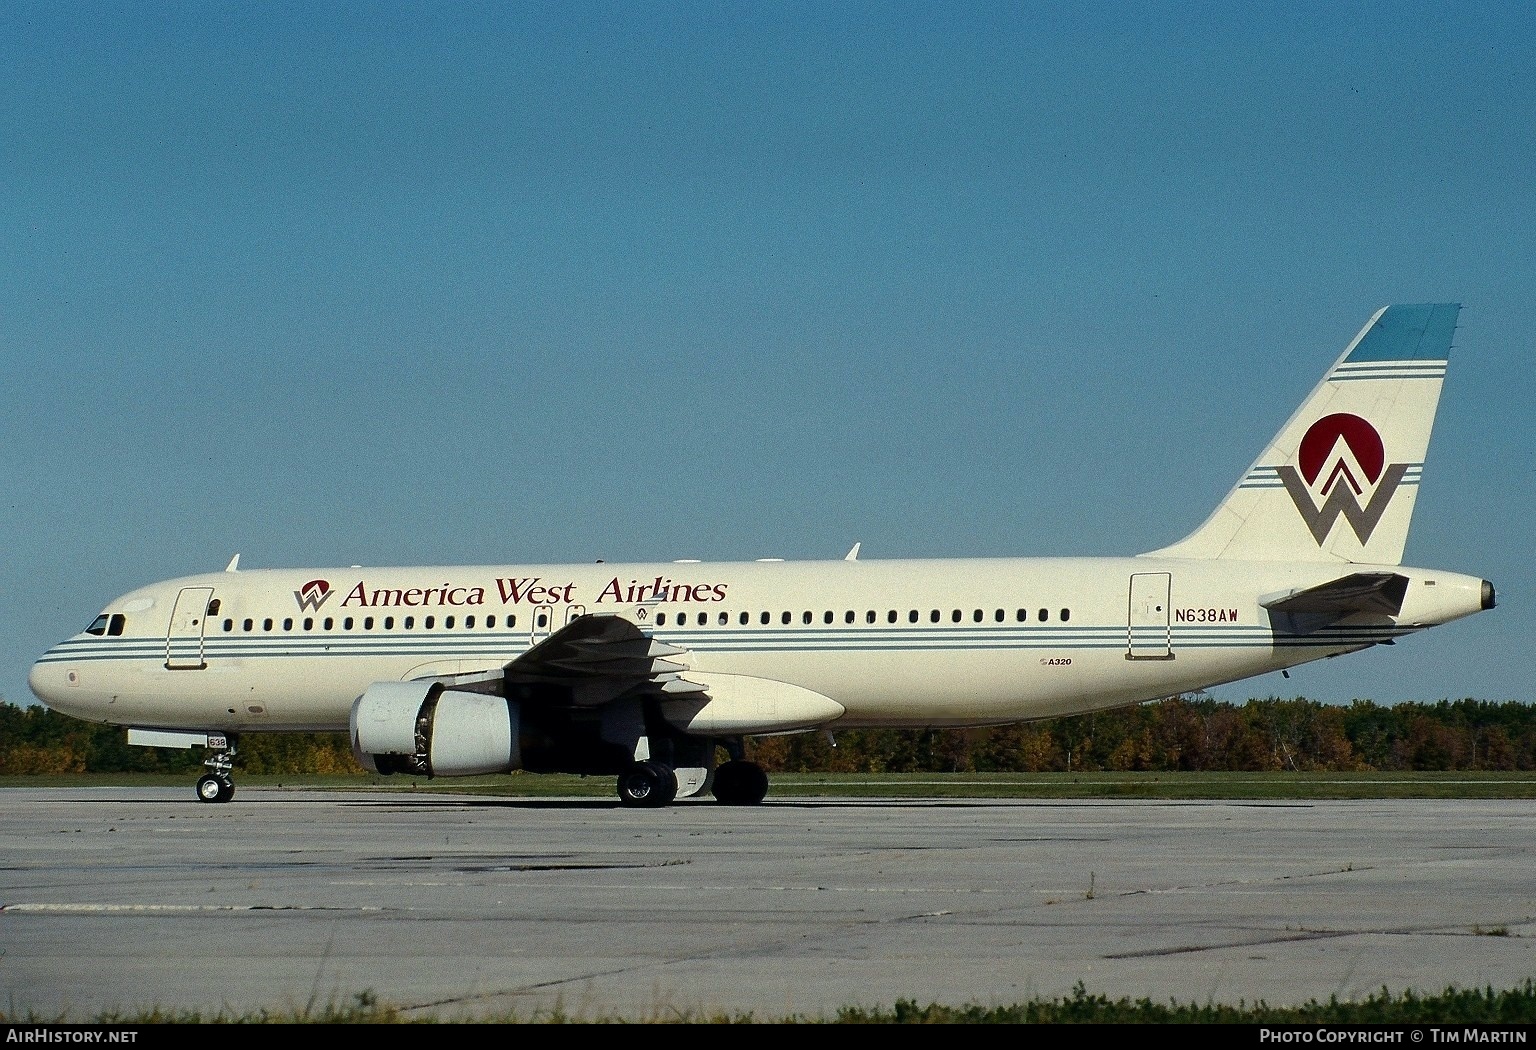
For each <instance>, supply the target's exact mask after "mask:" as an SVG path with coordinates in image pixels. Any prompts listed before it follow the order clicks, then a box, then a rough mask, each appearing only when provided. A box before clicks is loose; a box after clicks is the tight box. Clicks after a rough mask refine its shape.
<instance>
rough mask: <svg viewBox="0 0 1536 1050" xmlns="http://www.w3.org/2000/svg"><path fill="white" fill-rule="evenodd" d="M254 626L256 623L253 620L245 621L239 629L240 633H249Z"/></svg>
mask: <svg viewBox="0 0 1536 1050" xmlns="http://www.w3.org/2000/svg"><path fill="white" fill-rule="evenodd" d="M255 626H256V622H255V621H254V620H246V621H245V623H243V624H241V625H240V629H241V630H242V631H249V630H250V629H251V628H252V627H255Z"/></svg>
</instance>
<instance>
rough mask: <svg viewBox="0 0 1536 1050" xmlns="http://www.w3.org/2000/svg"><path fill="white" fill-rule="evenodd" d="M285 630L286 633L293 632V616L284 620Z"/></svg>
mask: <svg viewBox="0 0 1536 1050" xmlns="http://www.w3.org/2000/svg"><path fill="white" fill-rule="evenodd" d="M283 630H285V631H291V630H293V617H292V616H289V617H286V618H284V620H283Z"/></svg>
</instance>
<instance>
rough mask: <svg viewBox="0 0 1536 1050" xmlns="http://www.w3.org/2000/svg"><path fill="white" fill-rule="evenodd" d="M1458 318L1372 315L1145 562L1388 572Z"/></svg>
mask: <svg viewBox="0 0 1536 1050" xmlns="http://www.w3.org/2000/svg"><path fill="white" fill-rule="evenodd" d="M1460 310H1461V307H1460V305H1459V304H1456V303H1435V304H1427V305H1418V306H1388V307H1384V308H1383V309H1381V310H1378V311H1377V312H1376V315H1375V316H1374V317H1372V318H1371V320H1370V322H1369V323H1367V324H1366V326H1365V327H1364V328H1362V329H1361V330H1360V334H1359V335H1357V336H1355V340H1354V342H1352V343H1350V344H1349V348H1348V349H1347V350H1345V351H1344V354H1343V356H1341V357H1340V358H1339V359H1338V361H1337V362H1335V363H1334V366H1333V368H1331V369H1330V370H1329V371H1328V374H1327V375H1326V376H1324V377H1323V381H1322V382H1321V383H1319V384H1318V385H1317V387H1316V388H1315V389H1313V391H1312V393H1311V394H1310V395H1308V397H1307V399H1306V400H1305V401H1304V402H1302V405H1301V408H1299V409H1298V410H1297V411H1296V414H1295V415H1293V416H1292V417H1291V418H1290V421H1289V422H1288V423H1286V424H1285V426H1284V427H1282V428H1281V429H1280V433H1279V434H1277V435H1276V436H1275V439H1274V441H1273V442H1271V443H1270V445H1269V447H1268V448H1267V449H1265V450H1264V453H1263V455H1261V456H1259V458H1258V459H1257V460H1255V461H1254V464H1253V466H1251V467H1249V468H1248V471H1247V473H1245V474H1244V475H1243V476H1242V479H1241V480H1240V481H1238V483H1237V485H1236V486H1235V487H1234V488H1233V489H1232V491H1231V492H1229V493H1228V494H1227V497H1226V499H1225V500H1223V501H1222V503H1221V505H1220V506H1219V507H1217V508H1216V512H1215V513H1214V514H1212V515H1211V516H1210V518H1209V519H1208V520H1207V521H1206V522H1205V524H1204V525H1202V526H1200V528H1198V529H1196V530H1195V531H1194V532H1192V533H1191V534H1190V535H1188V536H1186V537H1185V538H1184V539H1182V540H1180V541H1179V542H1178V543H1175V544H1173V545H1172V546H1169V547H1164V548H1163V549H1161V550H1157V551H1151V552H1149V554H1152V555H1158V556H1162V557H1177V558H1230V559H1247V560H1253V561H1346V562H1369V563H1372V564H1378V565H1396V564H1399V563H1400V562H1401V561H1402V558H1403V547H1404V545H1405V544H1406V543H1407V541H1408V524H1409V521H1410V519H1411V518H1412V516H1413V505H1414V501H1415V499H1416V498H1417V496H1418V492H1419V479H1420V477H1421V475H1422V473H1423V469H1424V454H1425V452H1426V450H1427V449H1428V447H1429V434H1430V428H1431V427H1432V426H1433V425H1434V421H1435V408H1436V406H1437V405H1438V404H1439V401H1440V386H1441V383H1442V381H1443V380H1444V378H1445V366H1446V361H1447V359H1448V358H1449V356H1450V352H1451V337H1452V335H1453V334H1454V333H1455V330H1456V317H1457V315H1458V313H1459V312H1460Z"/></svg>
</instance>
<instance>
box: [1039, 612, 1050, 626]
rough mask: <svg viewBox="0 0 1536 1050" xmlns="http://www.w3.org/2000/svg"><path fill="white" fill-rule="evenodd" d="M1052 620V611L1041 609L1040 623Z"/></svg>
mask: <svg viewBox="0 0 1536 1050" xmlns="http://www.w3.org/2000/svg"><path fill="white" fill-rule="evenodd" d="M1050 618H1051V610H1049V609H1041V610H1040V622H1041V623H1044V622H1045V621H1047V620H1049V619H1050Z"/></svg>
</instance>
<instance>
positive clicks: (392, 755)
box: [351, 681, 523, 777]
mask: <svg viewBox="0 0 1536 1050" xmlns="http://www.w3.org/2000/svg"><path fill="white" fill-rule="evenodd" d="M517 714H518V712H517V705H516V703H515V702H513V701H510V700H507V699H505V698H503V697H500V696H492V695H487V694H485V693H470V692H464V691H462V690H455V689H451V688H449V687H448V686H447V685H445V684H444V683H442V682H426V681H415V682H376V683H375V684H373V685H371V686H369V687H368V688H367V690H365V691H364V693H363V695H362V696H360V697H358V698H357V699H356V700H354V701H353V702H352V716H351V731H352V754H353V755H354V756H355V757H356V758H357V760H358V762H359V763H361V765H362V766H363V768H364V769H367V770H370V771H371V772H375V773H415V774H419V775H424V776H429V777H467V776H478V775H480V774H484V773H510V772H511V771H512V770H514V769H521V768H522V764H523V756H522V747H521V741H520V734H519V732H518V717H517Z"/></svg>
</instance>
